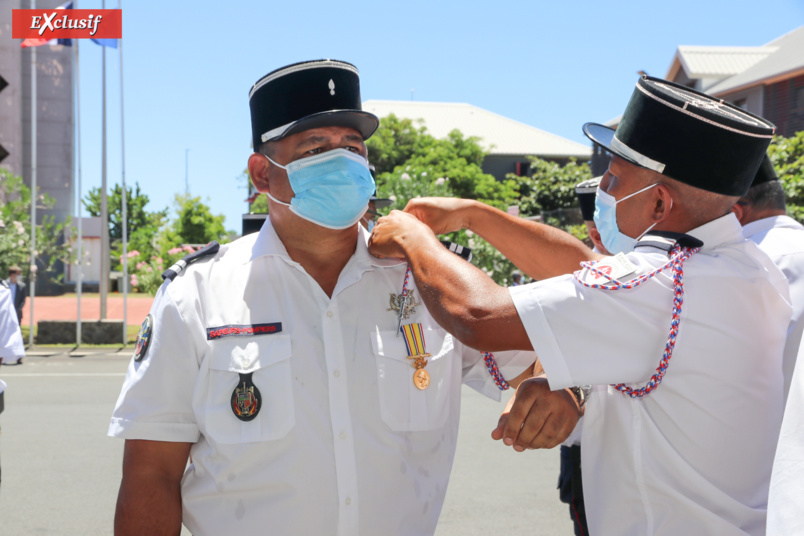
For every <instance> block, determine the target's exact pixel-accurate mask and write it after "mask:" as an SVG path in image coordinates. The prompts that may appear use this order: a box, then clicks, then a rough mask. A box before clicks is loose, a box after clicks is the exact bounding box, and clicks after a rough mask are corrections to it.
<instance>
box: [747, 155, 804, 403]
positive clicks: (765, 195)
mask: <svg viewBox="0 0 804 536" xmlns="http://www.w3.org/2000/svg"><path fill="white" fill-rule="evenodd" d="M732 211H733V212H734V214H735V215H736V216H737V219H738V220H740V225H742V226H743V236H745V237H746V238H747V239H749V240H751V241H752V242H754V243H756V245H758V246H759V249H761V250H762V251H764V252H765V253H767V254H768V257H770V258H771V260H772V261H773V263H774V264H775V265H776V266H778V267H779V269H780V270H781V271H782V273H783V274H784V276H785V277H786V278H787V281H788V283H789V284H790V301H791V303H792V305H793V317H792V318H791V319H790V327H789V329H788V332H787V343H786V344H785V347H784V359H783V361H782V371H783V372H784V396H785V400H787V393H788V392H789V391H790V382H791V380H792V377H793V369H794V368H795V366H796V357H797V356H798V353H799V349H800V347H801V337H802V332H804V226H803V225H801V224H800V223H798V222H797V221H796V220H794V219H793V218H791V217H789V216H787V205H786V204H785V194H784V188H783V187H782V184H781V183H780V182H779V179H778V177H777V176H776V171H774V169H773V163H772V162H771V160H770V158H768V155H765V158H764V159H763V160H762V165H761V166H760V167H759V171H757V174H756V176H755V177H754V182H752V183H751V189H750V190H748V193H747V194H746V195H745V196H743V197H741V198H740V199H739V200H738V201H737V203H735V204H734V207H733V208H732Z"/></svg>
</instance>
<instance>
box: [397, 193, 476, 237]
mask: <svg viewBox="0 0 804 536" xmlns="http://www.w3.org/2000/svg"><path fill="white" fill-rule="evenodd" d="M475 203H476V201H474V200H471V199H459V198H455V197H419V198H415V199H411V200H410V201H408V204H407V206H405V210H404V211H405V212H407V213H409V214H412V215H414V216H416V218H417V219H418V220H420V221H422V222H424V223H425V224H427V226H428V227H430V229H432V230H433V232H434V233H435V234H437V235H440V234H445V233H451V232H453V231H460V230H461V229H467V228H469V222H470V218H469V213H470V212H471V209H472V206H473V205H474V204H475Z"/></svg>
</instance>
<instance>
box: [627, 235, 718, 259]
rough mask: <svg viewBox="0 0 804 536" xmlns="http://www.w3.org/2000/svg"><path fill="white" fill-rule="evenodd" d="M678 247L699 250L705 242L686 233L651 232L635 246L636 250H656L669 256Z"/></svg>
mask: <svg viewBox="0 0 804 536" xmlns="http://www.w3.org/2000/svg"><path fill="white" fill-rule="evenodd" d="M676 245H679V246H681V247H682V248H689V249H692V248H699V247H702V246H703V242H701V241H700V240H698V239H697V238H695V237H693V236H690V235H688V234H684V233H674V232H672V231H651V232H649V233H647V234H646V235H645V236H643V237H642V238H640V239H639V241H638V242H637V243H636V245H635V246H634V249H636V248H640V247H642V248H644V247H650V248H656V249H660V250H662V251H664V252H665V253H666V254H667V255H670V252H671V251H673V248H675V247H676Z"/></svg>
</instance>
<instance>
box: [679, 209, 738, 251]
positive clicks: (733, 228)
mask: <svg viewBox="0 0 804 536" xmlns="http://www.w3.org/2000/svg"><path fill="white" fill-rule="evenodd" d="M687 234H688V235H690V236H694V237H695V238H697V239H698V240H700V241H701V242H703V243H704V245H703V247H702V248H701V251H707V250H711V249H716V248H719V247H721V246H723V245H726V244H736V243H739V242H742V241H744V240H745V238H744V237H743V229H742V227H741V226H740V222H739V220H738V219H737V216H735V215H734V213H733V212H729V213H728V214H726V215H724V216H721V217H719V218H717V219H715V220H712V221H710V222H708V223H705V224H703V225H701V226H700V227H696V228H695V229H693V230H691V231H688V232H687Z"/></svg>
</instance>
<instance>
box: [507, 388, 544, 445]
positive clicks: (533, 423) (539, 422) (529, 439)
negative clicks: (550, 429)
mask: <svg viewBox="0 0 804 536" xmlns="http://www.w3.org/2000/svg"><path fill="white" fill-rule="evenodd" d="M546 418H547V415H546V414H545V413H544V411H543V409H542V407H541V404H540V402H539V401H537V402H536V403H535V404H534V405H532V406H531V409H530V411H529V412H528V415H527V416H526V417H525V420H524V422H523V423H522V429H521V430H520V431H519V435H518V436H517V440H516V442H515V443H514V445H513V446H514V450H515V451H517V452H522V451H524V450H525V449H532V448H534V447H533V446H532V445H533V444H534V443H536V444H538V443H539V436H540V435H541V434H542V431H543V428H544V423H545V419H546Z"/></svg>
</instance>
